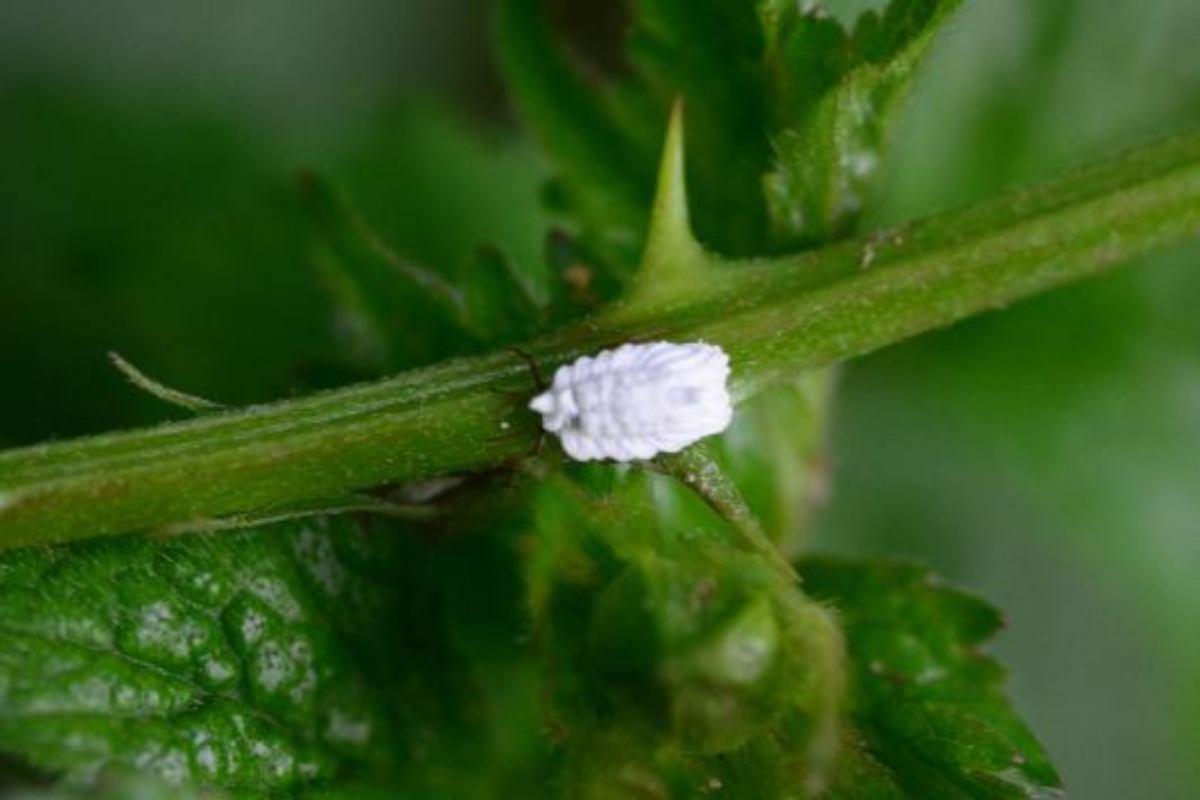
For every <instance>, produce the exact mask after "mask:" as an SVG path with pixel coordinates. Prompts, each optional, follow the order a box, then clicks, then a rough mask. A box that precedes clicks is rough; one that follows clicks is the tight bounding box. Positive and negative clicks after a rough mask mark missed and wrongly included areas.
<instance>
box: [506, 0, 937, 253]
mask: <svg viewBox="0 0 1200 800" xmlns="http://www.w3.org/2000/svg"><path fill="white" fill-rule="evenodd" d="M957 6H958V0H896V2H892V3H891V4H889V6H888V8H887V10H886V11H885V12H884V13H883V14H882V15H878V14H876V13H875V12H867V13H866V14H864V15H862V16H861V17H860V18H859V21H858V22H857V24H856V25H855V26H854V29H853V31H852V32H851V31H847V30H846V29H845V28H843V26H842V24H841V23H840V22H839V21H838V20H837V19H835V18H834V17H832V16H830V15H829V14H828V12H826V11H825V10H824V9H823V8H822V7H821V5H820V4H818V3H794V2H776V1H775V0H761V2H759V3H750V2H741V1H740V0H704V2H700V3H697V2H685V1H684V0H647V1H646V2H639V3H635V4H633V8H632V20H631V24H630V30H629V32H628V33H627V35H626V39H625V51H624V53H625V63H624V65H623V69H622V70H621V71H620V72H619V73H618V74H617V75H615V76H611V77H610V79H609V80H607V81H605V82H603V83H601V84H600V85H599V86H597V85H595V82H594V81H587V80H585V79H584V78H583V73H584V72H585V69H584V66H585V65H581V64H580V63H578V61H579V59H575V60H574V61H573V60H572V58H571V56H570V53H569V52H568V50H567V49H566V48H565V47H564V45H563V44H562V43H560V42H557V41H555V40H554V35H553V31H552V28H551V26H550V25H549V24H548V23H547V22H546V21H545V17H544V15H543V14H542V13H540V12H541V9H542V8H543V7H544V4H543V3H542V2H541V0H509V2H506V4H505V7H504V13H503V15H502V20H501V44H502V52H503V53H504V55H505V57H506V66H507V68H508V69H507V71H508V75H509V78H510V81H511V85H512V88H513V91H514V94H515V95H516V99H517V101H518V103H519V105H520V106H521V108H522V110H523V111H524V113H525V117H526V119H527V121H528V122H529V124H530V125H531V126H532V127H533V128H534V130H535V131H536V132H538V133H539V134H540V135H541V139H542V141H543V142H544V143H545V145H546V147H547V148H548V149H549V150H550V152H551V153H552V154H553V155H554V156H555V158H556V163H557V165H558V167H559V168H560V169H561V170H562V175H563V177H562V181H563V185H564V190H563V192H564V194H565V195H566V199H567V201H568V202H569V203H571V206H570V207H571V208H572V210H573V211H574V212H575V214H574V216H575V217H576V219H577V220H579V222H580V224H581V229H582V231H583V233H584V235H585V237H586V238H587V239H588V241H589V242H592V243H593V246H594V248H595V249H596V250H597V251H598V252H601V253H605V254H608V255H610V256H611V257H612V258H613V259H614V260H616V261H617V263H616V264H613V265H610V268H611V269H616V270H618V271H620V270H628V269H629V267H630V265H631V264H632V263H635V259H636V256H637V255H638V251H637V249H636V248H633V249H632V250H630V249H623V247H622V246H624V248H628V244H629V243H630V242H637V241H638V240H639V239H640V236H641V234H642V232H643V230H644V229H643V228H642V227H641V226H643V225H644V224H645V218H644V214H643V213H642V209H644V208H645V207H646V205H647V203H648V202H649V198H650V193H651V191H652V187H653V169H654V163H655V155H656V153H657V148H658V137H657V132H658V131H660V130H661V129H662V125H663V121H664V119H665V109H666V108H668V107H669V105H670V103H671V102H672V101H673V100H674V99H675V98H681V99H682V100H683V102H684V103H685V104H686V108H687V128H688V134H689V139H690V149H689V160H688V170H689V178H690V184H691V186H692V195H691V199H692V208H693V212H694V219H695V224H696V231H697V233H698V235H699V237H700V239H701V241H703V242H705V243H706V244H707V245H709V246H711V247H712V248H714V249H715V250H717V251H719V252H722V253H725V254H729V255H743V256H744V255H754V254H761V253H763V252H769V251H772V250H778V249H779V248H781V247H792V248H794V247H795V246H796V245H797V244H813V243H819V242H822V241H826V240H828V239H830V238H832V237H834V236H839V235H844V234H845V233H847V232H848V231H849V230H850V229H851V227H852V226H853V224H854V222H855V221H856V220H857V218H858V214H859V212H860V211H861V210H862V208H863V206H864V205H865V203H866V201H867V200H868V199H869V196H870V192H871V188H872V185H873V183H874V180H875V178H876V177H877V175H878V166H879V164H880V163H881V162H882V159H883V157H884V151H885V148H886V145H887V142H888V133H889V131H890V128H891V126H892V122H893V117H894V113H893V112H894V111H895V109H896V108H897V106H898V105H899V103H900V101H901V100H902V99H903V98H904V96H905V94H906V90H907V89H908V88H909V86H910V84H911V80H912V77H913V74H914V71H915V68H916V66H917V65H918V63H919V62H920V60H921V57H922V56H923V55H924V54H925V52H926V50H927V48H928V45H929V43H930V41H931V40H932V38H933V35H934V33H936V31H937V30H938V28H939V27H940V26H941V25H942V24H943V23H944V22H945V21H946V20H947V19H948V18H949V16H950V15H951V13H952V12H953V11H954V9H955V8H956V7H957ZM764 190H765V191H764ZM622 258H624V262H625V263H622V262H621V259H622ZM626 274H627V273H626Z"/></svg>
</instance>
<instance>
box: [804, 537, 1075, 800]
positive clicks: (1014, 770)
mask: <svg viewBox="0 0 1200 800" xmlns="http://www.w3.org/2000/svg"><path fill="white" fill-rule="evenodd" d="M801 573H802V576H803V579H804V586H805V589H806V590H807V591H808V592H809V593H810V594H811V595H812V596H813V597H814V598H816V599H818V600H820V601H822V602H825V603H828V604H829V605H830V606H831V607H832V608H833V609H834V610H835V611H836V612H837V615H838V617H839V619H840V620H841V622H842V624H843V626H844V628H845V632H846V641H847V649H848V654H849V663H850V664H851V667H852V675H853V680H852V684H851V691H850V698H851V708H850V717H851V720H852V721H853V723H854V726H855V729H856V732H857V734H858V735H859V736H861V737H862V741H861V743H860V744H859V745H858V749H857V750H856V749H851V750H850V751H849V752H848V753H847V754H846V756H847V761H846V769H847V771H846V772H845V773H843V774H842V775H840V776H839V780H838V782H837V783H836V784H835V788H834V790H833V792H832V796H833V797H838V798H843V797H844V798H858V797H876V796H882V797H904V798H908V797H911V798H934V797H938V798H941V797H946V798H957V797H962V798H968V797H970V798H996V800H1000V798H1006V799H1007V798H1013V799H1014V800H1015V799H1016V798H1051V797H1060V796H1062V794H1061V786H1060V782H1059V778H1058V775H1057V774H1056V773H1055V770H1054V768H1053V767H1052V766H1051V765H1050V762H1049V760H1048V759H1047V757H1046V754H1045V752H1044V751H1043V750H1042V747H1041V745H1039V744H1038V743H1037V741H1036V740H1035V739H1034V738H1033V735H1032V734H1031V733H1030V732H1029V729H1028V728H1026V726H1025V725H1024V723H1022V722H1021V721H1020V719H1019V718H1018V717H1017V716H1016V714H1015V712H1014V711H1013V710H1012V708H1011V706H1010V705H1009V702H1008V699H1007V698H1006V697H1005V696H1004V693H1003V689H1002V681H1003V680H1004V676H1005V673H1004V670H1003V669H1002V668H1001V667H1000V666H999V665H998V664H997V663H996V662H995V661H994V660H992V659H991V658H989V657H987V656H986V655H984V654H983V653H982V652H980V650H979V647H980V646H981V645H983V644H984V643H985V642H986V641H987V640H988V639H990V638H991V637H992V636H993V635H994V634H995V633H996V631H997V630H998V629H999V628H1000V627H1001V625H1002V620H1001V618H1000V615H999V613H998V612H997V611H996V610H995V609H993V608H992V607H991V606H989V605H987V604H986V603H984V602H983V601H981V600H979V599H978V598H976V597H973V596H972V595H969V594H966V593H965V592H962V591H959V590H955V589H950V588H948V587H946V586H943V585H941V584H939V583H938V582H937V581H936V580H935V579H934V578H933V576H932V575H931V574H930V573H929V572H928V571H927V570H925V569H922V568H920V567H916V566H912V565H907V564H897V563H878V562H859V561H849V560H839V559H833V558H810V559H807V560H805V561H803V562H801ZM885 776H886V777H885ZM865 780H869V781H870V782H872V783H875V784H877V785H878V787H879V789H872V791H873V792H875V791H878V794H864V793H863V783H862V782H863V781H865ZM883 787H887V789H886V790H883Z"/></svg>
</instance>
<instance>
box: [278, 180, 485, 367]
mask: <svg viewBox="0 0 1200 800" xmlns="http://www.w3.org/2000/svg"><path fill="white" fill-rule="evenodd" d="M300 191H301V194H302V196H303V198H304V204H305V207H306V209H307V210H308V217H309V225H310V228H311V237H312V242H313V244H312V247H313V253H312V259H313V262H314V265H315V266H316V269H317V271H318V274H319V275H320V277H321V279H322V283H323V284H324V286H325V288H326V290H327V291H328V292H329V295H330V299H331V301H332V305H333V312H334V334H335V336H336V338H337V340H338V341H339V343H340V344H341V345H342V348H343V351H344V352H345V353H346V356H347V358H348V360H349V361H350V363H351V364H353V365H354V366H356V367H359V368H362V369H364V370H367V371H372V372H376V373H381V372H395V371H397V370H399V369H400V368H402V367H406V366H417V365H420V364H423V363H428V362H429V361H431V360H434V359H436V358H438V357H447V356H450V355H454V354H455V348H460V349H465V348H466V347H467V346H468V344H469V342H465V341H463V336H462V335H461V334H462V331H461V330H460V329H459V328H458V326H457V322H458V319H459V318H460V316H461V314H462V307H463V299H462V293H461V292H460V291H457V290H456V289H455V288H454V287H453V286H451V285H450V284H449V283H448V282H447V281H446V279H445V278H443V277H442V276H441V275H439V274H437V273H436V272H432V271H430V270H427V269H425V268H424V267H422V266H420V265H418V264H415V263H412V262H411V261H408V260H406V259H405V258H404V257H403V256H402V255H400V254H399V253H397V252H396V251H395V250H394V249H392V247H391V246H390V245H389V244H388V243H387V242H385V241H384V240H383V239H382V238H381V237H380V236H379V234H377V233H376V232H375V231H374V230H373V229H372V228H371V226H370V224H369V223H368V222H367V221H366V220H365V219H363V217H362V216H361V215H360V214H359V213H358V212H357V210H355V209H354V208H353V207H352V206H351V205H350V201H349V200H348V199H347V198H346V197H345V196H344V195H343V194H342V193H339V192H338V191H337V190H335V189H334V188H333V187H331V186H330V185H329V184H328V183H327V182H325V181H324V180H322V179H321V178H319V177H317V176H316V175H313V174H306V175H304V176H303V178H302V179H301V181H300Z"/></svg>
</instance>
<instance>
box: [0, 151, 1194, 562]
mask: <svg viewBox="0 0 1200 800" xmlns="http://www.w3.org/2000/svg"><path fill="white" fill-rule="evenodd" d="M1198 233H1200V135H1188V136H1182V137H1177V138H1174V139H1170V140H1167V141H1164V142H1160V143H1158V144H1154V145H1149V146H1146V147H1142V148H1139V149H1136V150H1132V151H1129V152H1127V153H1125V154H1124V155H1122V156H1120V157H1118V158H1116V159H1114V160H1111V161H1108V162H1105V163H1103V164H1100V165H1097V166H1094V167H1091V168H1088V169H1085V170H1082V171H1080V172H1077V173H1074V174H1071V175H1068V176H1066V177H1063V178H1060V179H1058V180H1055V181H1052V182H1050V183H1048V184H1046V185H1043V186H1042V187H1040V188H1037V189H1034V190H1025V191H1017V192H1013V193H1010V194H1007V195H1004V196H1002V197H1000V198H998V199H996V200H993V201H990V202H987V203H984V204H982V205H979V206H976V207H973V208H970V209H966V210H962V211H955V212H951V213H947V214H943V215H940V216H936V217H932V218H929V219H926V220H924V221H921V222H917V223H912V224H909V225H905V226H901V227H899V228H896V229H893V230H887V231H880V232H876V233H874V234H872V235H870V236H867V237H864V238H861V239H858V240H854V241H849V242H844V243H841V244H837V245H833V246H830V247H827V248H823V249H821V250H817V251H813V252H809V253H804V254H801V255H797V256H789V257H783V258H777V259H770V260H761V261H754V262H745V263H731V264H727V265H725V268H724V269H722V270H720V271H714V272H710V273H709V274H708V279H707V281H706V282H705V283H703V284H698V285H696V286H693V287H689V289H690V291H688V292H687V293H686V294H680V295H678V296H676V295H675V294H668V295H664V296H660V297H655V298H654V299H653V302H642V303H638V304H637V305H636V306H632V305H627V306H617V307H615V308H613V309H611V310H610V311H608V312H607V313H605V314H602V315H600V316H598V317H596V318H595V319H592V320H589V321H587V322H585V323H583V324H581V325H578V326H575V327H573V328H571V329H569V330H565V331H560V332H557V333H554V334H551V335H549V336H546V337H543V338H541V339H538V340H536V341H534V342H531V343H529V345H528V346H527V347H526V349H527V350H528V351H529V352H530V353H532V354H533V355H534V356H535V357H536V358H537V359H538V360H539V361H540V362H541V363H542V365H543V367H544V368H547V369H548V368H551V367H553V366H554V365H556V364H558V363H561V362H563V361H566V360H569V359H571V358H574V357H576V356H578V355H579V354H581V353H583V352H588V351H592V350H595V349H598V348H600V347H604V346H608V345H612V344H616V343H618V342H621V341H623V340H628V339H634V338H643V339H644V338H647V337H662V338H670V339H674V340H688V339H704V340H707V341H711V342H716V343H718V344H720V345H722V346H723V347H725V349H726V350H727V351H728V352H729V353H730V356H731V358H732V360H733V364H734V389H735V394H737V396H739V397H745V396H747V395H749V394H751V393H752V392H753V391H754V390H755V389H756V388H757V387H758V386H760V385H762V384H763V383H765V382H768V381H770V380H773V379H776V378H778V377H780V376H782V375H794V374H796V373H797V372H798V371H801V370H806V369H812V368H814V367H820V366H824V365H827V364H830V363H832V362H835V361H839V360H841V359H845V358H848V357H850V356H855V355H858V354H861V353H865V352H868V351H870V350H874V349H876V348H879V347H882V346H884V345H887V344H890V343H892V342H896V341H899V340H901V339H904V338H906V337H908V336H911V335H913V334H916V333H919V332H921V331H925V330H929V329H931V328H936V327H940V326H943V325H946V324H949V323H951V322H954V321H956V320H959V319H962V318H963V317H966V316H968V315H970V314H973V313H976V312H979V311H982V310H985V309H989V308H996V307H1001V306H1004V305H1006V304H1008V303H1010V302H1012V301H1014V300H1016V299H1018V298H1020V297H1023V296H1026V295H1029V294H1033V293H1035V292H1038V291H1041V290H1043V289H1046V288H1048V287H1051V286H1055V285H1058V284H1061V283H1065V282H1067V281H1070V280H1074V279H1077V278H1082V277H1084V276H1087V275H1090V274H1092V273H1095V272H1098V271H1100V270H1101V269H1103V268H1104V267H1106V266H1109V265H1111V264H1114V263H1116V262H1118V261H1121V260H1124V259H1127V258H1129V257H1131V256H1134V255H1136V254H1138V253H1142V252H1145V251H1147V250H1150V249H1152V248H1155V247H1158V246H1161V245H1165V244H1168V243H1171V242H1175V241H1180V240H1183V239H1187V238H1191V237H1194V236H1196V235H1197V234H1198ZM499 389H505V390H509V391H511V390H513V389H520V390H528V391H529V393H530V394H532V392H533V386H532V384H531V381H530V380H529V377H528V374H527V369H526V367H525V365H524V364H523V363H522V362H521V360H520V359H519V358H517V357H516V356H514V355H512V354H511V353H496V354H492V355H488V356H482V357H479V358H471V359H462V360H457V361H452V362H447V363H444V364H441V365H437V366H433V367H428V368H424V369H419V370H414V371H411V372H406V373H403V374H401V375H399V376H397V377H394V378H390V379H387V380H383V381H379V382H377V383H370V384H362V385H357V386H350V387H347V388H343V389H339V390H337V391H332V392H325V393H321V394H316V395H313V396H311V397H306V398H302V399H298V400H289V401H284V402H279V403H275V404H272V405H266V406H256V407H251V408H246V409H240V410H236V411H228V412H224V413H214V414H210V415H207V416H204V417H202V418H199V419H195V420H189V421H186V422H181V423H174V424H170V425H163V426H160V427H156V428H150V429H144V430H137V431H131V432H126V433H115V434H108V435H103V436H97V437H92V438H87V439H79V440H75V441H68V442H62V443H55V444H48V445H41V446H36V447H29V448H23V449H19V450H12V451H9V452H6V453H0V547H12V546H16V545H24V544H31V543H37V542H54V541H63V540H68V539H77V538H81V537H87V536H98V535H103V534H112V533H118V532H121V531H128V530H134V529H146V528H152V527H157V526H161V525H166V524H172V523H180V522H188V521H191V520H196V519H201V518H211V517H215V516H221V515H226V514H231V513H248V512H253V511H257V510H261V509H266V508H273V507H278V506H284V505H288V504H293V503H303V502H305V501H311V500H314V499H318V498H322V497H329V496H339V495H343V494H345V493H347V492H349V491H352V490H354V489H358V488H362V487H367V486H371V485H375V484H379V483H384V482H389V481H413V480H421V479H424V478H428V477H431V476H434V475H438V474H441V473H446V472H454V471H468V470H481V469H486V468H489V467H495V466H497V465H500V464H501V463H503V462H504V461H505V460H506V459H511V458H514V457H518V456H520V455H522V454H523V453H525V452H527V451H528V450H529V449H530V446H531V444H532V442H533V440H534V438H535V435H536V430H537V427H536V419H535V417H534V416H533V415H532V414H531V413H529V412H527V411H525V410H524V408H523V403H522V402H520V401H515V400H512V399H506V397H505V396H504V395H503V394H502V393H500V392H498V391H496V390H499Z"/></svg>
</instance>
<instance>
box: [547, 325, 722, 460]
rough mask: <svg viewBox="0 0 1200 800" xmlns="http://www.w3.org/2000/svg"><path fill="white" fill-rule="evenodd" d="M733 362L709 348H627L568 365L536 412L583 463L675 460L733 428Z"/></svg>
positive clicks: (669, 344)
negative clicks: (664, 457) (692, 446)
mask: <svg viewBox="0 0 1200 800" xmlns="http://www.w3.org/2000/svg"><path fill="white" fill-rule="evenodd" d="M728 377H729V356H727V355H726V354H725V351H724V350H722V349H721V348H720V347H717V346H716V345H711V344H705V343H704V342H686V343H683V344H677V343H674V342H652V343H649V344H623V345H621V346H620V347H617V348H615V349H612V350H604V351H601V352H600V353H598V354H596V355H595V356H594V357H592V356H583V357H582V358H580V359H578V360H576V361H575V362H573V363H571V364H565V365H563V366H561V367H559V368H558V371H557V372H555V373H554V381H553V383H552V384H551V386H550V388H549V389H547V390H546V391H545V392H543V393H541V394H539V395H538V396H537V397H535V398H533V400H532V401H530V403H529V407H530V408H531V409H533V410H534V411H536V412H538V413H539V414H541V415H542V427H543V428H545V429H546V430H547V431H549V432H551V433H556V434H558V436H559V438H560V439H561V440H562V446H563V450H565V451H566V452H567V455H569V456H570V457H571V458H574V459H576V460H578V461H592V460H596V459H605V458H607V459H613V460H615V461H633V460H635V459H646V458H652V457H654V456H655V455H657V454H659V453H676V452H678V451H680V450H682V449H683V448H685V447H687V446H688V445H690V444H692V443H694V442H696V441H699V440H700V439H703V438H704V437H705V436H711V435H713V434H715V433H720V432H721V431H723V430H725V428H727V427H728V426H729V420H730V418H731V417H732V416H733V404H732V403H731V402H730V400H729V391H728V389H727V388H726V386H725V382H726V379H728Z"/></svg>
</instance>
